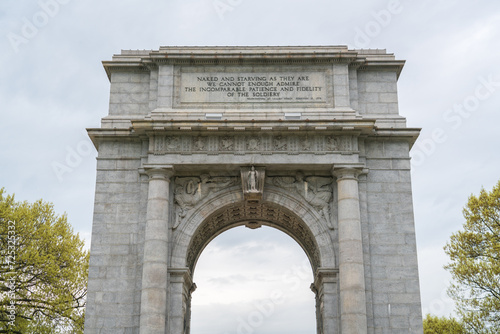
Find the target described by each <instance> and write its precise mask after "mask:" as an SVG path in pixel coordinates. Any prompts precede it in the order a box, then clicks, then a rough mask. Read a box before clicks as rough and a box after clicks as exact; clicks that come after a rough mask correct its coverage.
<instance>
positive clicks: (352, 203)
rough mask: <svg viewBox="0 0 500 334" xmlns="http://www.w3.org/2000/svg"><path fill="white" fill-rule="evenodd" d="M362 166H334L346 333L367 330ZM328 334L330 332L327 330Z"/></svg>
mask: <svg viewBox="0 0 500 334" xmlns="http://www.w3.org/2000/svg"><path fill="white" fill-rule="evenodd" d="M361 172H362V169H360V168H352V167H340V168H334V170H333V174H334V175H335V176H336V177H337V185H338V187H337V188H338V235H339V288H340V323H341V333H342V334H362V333H366V332H367V320H366V294H365V271H364V264H363V240H362V236H361V219H360V210H359V193H358V175H359V174H361ZM325 334H326V333H325Z"/></svg>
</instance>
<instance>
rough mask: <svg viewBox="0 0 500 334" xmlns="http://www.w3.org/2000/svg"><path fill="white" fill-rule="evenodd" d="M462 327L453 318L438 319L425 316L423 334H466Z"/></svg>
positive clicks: (428, 315)
mask: <svg viewBox="0 0 500 334" xmlns="http://www.w3.org/2000/svg"><path fill="white" fill-rule="evenodd" d="M466 333H467V332H466V331H465V328H464V325H463V324H462V323H460V322H459V321H457V320H456V319H454V318H451V317H450V318H446V317H442V318H438V317H436V316H432V315H430V314H427V315H426V316H425V319H424V334H466Z"/></svg>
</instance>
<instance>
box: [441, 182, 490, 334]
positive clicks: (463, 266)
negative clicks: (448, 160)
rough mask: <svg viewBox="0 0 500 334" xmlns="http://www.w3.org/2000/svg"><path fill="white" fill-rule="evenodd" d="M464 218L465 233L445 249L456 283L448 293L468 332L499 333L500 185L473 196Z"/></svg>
mask: <svg viewBox="0 0 500 334" xmlns="http://www.w3.org/2000/svg"><path fill="white" fill-rule="evenodd" d="M463 214H464V217H465V219H466V222H465V224H464V226H463V231H459V232H457V233H454V234H453V235H452V236H451V238H450V241H449V243H448V244H447V245H446V246H445V252H446V254H448V256H449V257H450V260H451V262H450V263H449V264H448V265H446V266H445V268H446V269H448V270H449V271H450V272H451V274H452V278H453V281H454V282H453V284H452V285H451V287H450V289H449V290H448V293H449V295H450V297H452V298H453V299H454V300H455V301H456V302H457V309H458V313H459V315H460V316H461V317H462V320H463V322H464V324H465V326H466V328H467V329H469V330H470V331H471V332H473V333H500V182H498V184H497V185H496V186H495V187H494V188H493V190H492V191H491V192H489V193H488V192H487V191H485V190H484V189H482V190H481V192H480V194H479V196H478V197H476V196H474V195H471V196H470V197H469V201H468V203H467V205H466V206H465V208H464V210H463Z"/></svg>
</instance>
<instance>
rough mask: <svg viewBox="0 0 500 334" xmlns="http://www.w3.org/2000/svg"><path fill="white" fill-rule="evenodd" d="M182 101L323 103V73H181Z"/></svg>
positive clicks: (324, 86)
mask: <svg viewBox="0 0 500 334" xmlns="http://www.w3.org/2000/svg"><path fill="white" fill-rule="evenodd" d="M180 90H181V91H180V93H181V94H180V98H181V103H255V102H258V103H262V102H271V103H287V102H288V103H301V102H308V103H311V102H314V103H323V102H326V100H327V97H326V96H327V91H326V80H325V73H323V72H262V73H213V72H205V73H181V84H180Z"/></svg>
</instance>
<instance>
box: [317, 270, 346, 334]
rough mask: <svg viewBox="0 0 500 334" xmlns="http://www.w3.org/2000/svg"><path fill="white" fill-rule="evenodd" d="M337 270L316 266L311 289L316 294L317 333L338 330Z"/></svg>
mask: <svg viewBox="0 0 500 334" xmlns="http://www.w3.org/2000/svg"><path fill="white" fill-rule="evenodd" d="M337 274H338V270H336V269H333V268H318V269H317V271H316V274H315V279H314V283H313V284H311V290H312V291H313V292H314V293H315V294H316V324H317V333H318V334H334V333H338V332H339V324H338V296H337Z"/></svg>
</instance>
